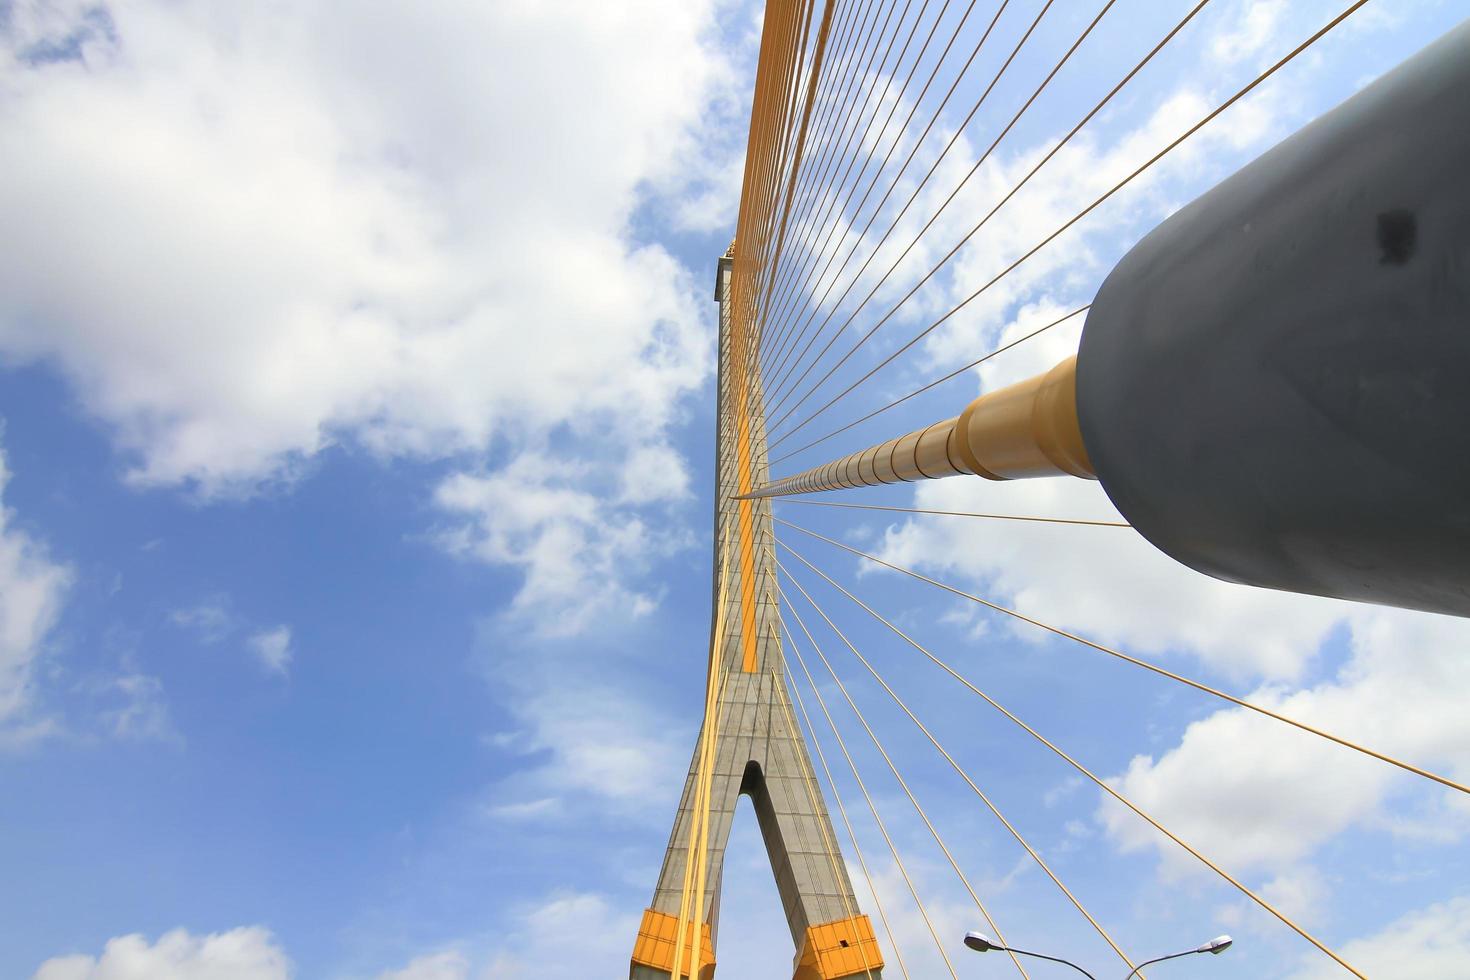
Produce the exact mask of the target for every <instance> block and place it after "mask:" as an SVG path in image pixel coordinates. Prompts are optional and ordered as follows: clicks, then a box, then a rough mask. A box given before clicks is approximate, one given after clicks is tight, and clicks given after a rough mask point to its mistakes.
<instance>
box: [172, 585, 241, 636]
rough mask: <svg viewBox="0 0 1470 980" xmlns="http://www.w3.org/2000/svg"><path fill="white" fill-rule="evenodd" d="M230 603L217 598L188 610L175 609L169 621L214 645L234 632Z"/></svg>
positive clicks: (235, 624)
mask: <svg viewBox="0 0 1470 980" xmlns="http://www.w3.org/2000/svg"><path fill="white" fill-rule="evenodd" d="M228 605H229V603H228V601H227V600H226V599H225V598H224V597H222V596H217V597H215V598H213V599H211V600H209V601H208V602H202V603H200V604H199V605H197V606H189V607H188V608H186V609H175V610H174V611H173V612H171V613H169V614H168V621H169V622H170V623H172V624H173V625H175V626H177V627H179V628H180V629H186V630H189V631H191V632H193V633H196V634H198V636H199V639H200V640H201V641H203V642H204V643H209V644H214V643H218V642H220V641H221V640H223V639H224V638H225V637H227V636H229V635H230V634H231V633H232V632H234V630H235V628H236V626H238V625H239V624H238V623H236V621H235V617H234V616H233V615H232V614H231V613H230V611H229V608H228Z"/></svg>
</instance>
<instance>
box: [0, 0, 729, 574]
mask: <svg viewBox="0 0 1470 980" xmlns="http://www.w3.org/2000/svg"><path fill="white" fill-rule="evenodd" d="M7 12H8V16H7V17H6V19H5V21H4V23H3V24H0V159H3V160H4V161H5V162H6V166H5V170H6V180H5V181H4V185H3V187H0V209H3V210H4V212H5V213H6V214H7V216H8V220H7V221H6V222H5V226H4V228H3V229H0V357H4V358H5V359H6V360H7V361H9V362H11V363H27V362H34V363H41V364H44V365H47V366H49V367H51V368H52V369H54V370H55V371H57V372H59V373H60V374H61V375H62V376H64V377H65V378H67V379H68V380H69V381H70V383H71V385H72V389H73V391H74V392H75V394H76V396H77V398H78V399H79V400H80V401H81V402H82V404H83V405H84V406H85V408H86V410H87V411H89V412H90V413H91V414H93V415H94V416H96V417H97V418H99V419H100V420H102V421H103V422H105V423H106V425H107V427H108V431H109V432H110V433H111V434H112V438H113V441H114V445H115V446H116V447H117V448H118V450H119V452H120V456H121V458H122V459H123V460H124V461H125V464H126V467H127V469H126V474H127V478H128V479H129V480H131V481H132V482H134V483H135V484H138V485H141V486H163V487H183V488H188V489H190V490H191V491H192V492H193V493H195V494H197V495H199V496H202V497H204V498H214V497H218V496H221V495H240V494H250V493H253V492H256V491H258V490H259V489H260V488H261V487H263V486H265V485H268V484H272V483H281V482H290V481H292V480H294V479H298V478H299V477H300V476H301V475H302V474H303V473H304V472H307V471H308V469H309V467H310V465H311V463H312V460H313V459H314V458H315V457H316V456H317V454H319V453H320V452H322V451H323V450H324V449H326V448H328V447H331V446H334V445H340V446H344V447H349V448H356V449H358V450H360V451H365V452H369V453H373V454H376V455H378V456H380V457H382V458H384V459H391V458H400V457H411V458H419V459H424V458H433V459H443V458H449V459H454V460H459V459H468V460H470V461H472V463H473V465H466V466H464V467H463V468H462V469H463V472H464V474H465V475H466V479H476V478H478V477H480V476H482V475H484V473H485V471H484V469H483V466H482V464H481V462H480V461H482V460H485V459H492V458H493V459H495V460H497V461H510V462H513V461H514V460H515V459H516V458H517V457H518V456H519V455H520V454H521V453H523V452H531V453H539V452H541V451H543V447H544V446H546V445H547V444H548V442H549V441H552V440H555V442H556V444H557V446H558V447H559V451H560V452H562V453H564V454H565V455H567V456H569V457H575V458H579V459H584V460H590V461H593V462H594V463H595V464H596V465H598V466H601V467H605V468H607V469H608V470H609V471H614V470H617V469H618V468H619V467H621V466H623V465H624V464H625V463H626V464H628V465H627V471H626V473H625V474H624V478H623V480H622V482H621V485H620V486H614V487H613V488H611V489H610V490H609V491H608V492H609V493H610V494H611V495H612V496H613V497H614V498H616V499H620V500H621V501H623V502H624V503H627V504H629V505H641V504H648V503H651V502H655V501H668V500H672V499H677V498H679V497H681V496H683V495H684V494H685V493H686V490H687V473H686V469H685V467H684V465H683V462H682V460H680V459H678V457H677V454H675V453H674V452H673V451H672V450H671V449H670V448H669V442H668V439H667V433H668V430H669V428H670V427H671V426H672V425H673V424H675V423H677V422H678V421H679V420H680V412H681V408H680V403H681V399H683V398H684V397H685V396H686V395H687V394H689V393H690V392H692V391H694V390H695V389H697V388H698V386H700V385H701V384H702V383H703V382H704V381H705V379H706V378H707V377H708V372H709V367H710V361H711V358H710V354H711V350H712V344H711V343H710V341H711V327H712V326H713V320H714V313H713V304H712V303H711V302H710V301H709V297H708V289H707V288H706V281H707V280H706V276H705V275H703V274H701V275H699V276H697V277H696V276H693V275H691V273H690V272H689V271H688V270H686V269H685V268H684V267H683V266H682V265H681V264H680V263H679V262H678V261H676V260H675V259H674V258H673V257H672V256H671V255H670V254H669V252H668V251H666V250H665V249H664V248H663V247H662V246H660V245H655V244H647V243H645V242H643V241H641V240H640V239H639V237H638V234H637V233H636V231H635V228H636V227H638V221H639V220H641V219H639V218H638V215H640V214H645V213H646V212H648V211H651V212H652V213H655V214H661V215H663V216H664V217H666V218H668V220H670V221H672V222H673V223H674V224H675V225H676V226H682V227H689V228H708V227H711V226H712V223H714V222H723V221H725V220H726V219H727V218H728V216H729V212H730V206H729V199H730V196H731V195H730V190H731V186H732V182H735V183H738V180H737V177H736V171H737V169H738V163H737V161H738V158H739V157H738V147H739V144H740V143H741V142H742V140H741V138H740V137H741V136H743V130H741V131H740V132H739V133H736V134H733V135H731V136H730V139H729V140H726V141H724V142H728V143H729V144H730V145H729V146H725V145H724V142H721V141H719V140H710V139H704V138H701V139H696V138H695V133H696V130H697V129H700V128H701V127H705V126H707V125H708V124H709V122H710V120H711V119H717V120H718V119H723V118H726V117H728V118H730V119H734V118H735V117H736V116H737V115H743V113H744V111H745V108H744V107H745V101H746V98H747V96H746V95H745V93H747V92H748V80H747V79H743V78H739V77H737V73H736V71H735V69H733V68H732V60H731V57H732V54H738V53H739V52H738V51H736V52H733V53H732V52H730V51H727V50H726V49H725V47H724V46H723V44H722V42H721V39H722V37H723V33H722V25H721V23H720V22H719V21H718V19H717V14H720V16H723V14H722V13H720V11H719V10H717V4H716V3H715V0H701V2H695V3H670V2H666V0H640V2H634V3H619V4H601V5H594V6H592V7H588V6H587V5H586V4H580V3H574V2H568V0H563V2H556V3H547V4H531V5H526V4H509V5H506V4H498V5H489V6H487V5H484V4H474V3H466V2H450V3H446V4H440V5H437V6H430V7H425V6H423V5H421V4H412V3H388V4H379V5H376V6H374V7H373V8H371V10H369V9H368V8H361V9H357V10H353V11H347V12H344V11H342V10H340V9H338V8H336V7H332V6H330V5H325V4H294V3H267V4H254V5H236V6H232V7H230V8H229V9H228V10H221V9H220V8H218V7H217V6H214V5H210V4H205V3H197V2H191V3H182V4H167V5H158V4H153V3H146V2H141V0H110V2H107V3H86V4H84V3H65V4H51V3H41V2H38V0H21V2H19V3H16V4H11V5H10V6H9V8H8V11H7ZM738 33H739V32H738V31H737V34H738ZM742 36H745V40H744V41H743V42H741V43H742V44H745V45H746V46H749V44H751V43H753V38H754V34H753V33H752V32H750V31H746V32H745V35H742ZM737 110H738V111H737ZM716 144H717V145H716ZM701 202H703V203H701ZM681 209H682V210H681ZM686 212H687V213H686ZM635 462H637V463H639V464H647V465H639V466H638V467H636V468H634V467H633V463H635ZM491 472H498V468H497V469H496V470H494V471H491ZM558 499H562V500H567V498H565V497H561V498H558ZM573 523H575V519H573ZM621 531H622V532H626V533H631V534H635V535H636V534H637V533H639V532H638V529H637V527H636V526H635V524H634V522H633V519H632V518H627V519H625V520H624V521H623V522H622V524H621ZM594 550H595V549H594ZM479 554H480V556H481V557H484V558H485V559H486V560H490V561H496V562H499V561H502V560H503V559H502V558H501V557H500V556H499V553H498V552H496V551H495V549H493V548H486V549H480V551H479ZM511 564H513V565H522V567H531V566H534V568H536V569H540V568H544V564H543V565H537V564H535V563H534V562H533V563H531V565H530V566H527V565H525V564H524V563H521V562H519V561H514V560H513V561H511ZM583 574H585V572H584V573H583ZM546 594H548V593H547V587H546V586H545V585H544V583H543V582H535V583H530V584H528V588H527V592H526V595H527V596H545V595H546ZM527 601H528V602H529V601H530V600H529V599H528V600H527Z"/></svg>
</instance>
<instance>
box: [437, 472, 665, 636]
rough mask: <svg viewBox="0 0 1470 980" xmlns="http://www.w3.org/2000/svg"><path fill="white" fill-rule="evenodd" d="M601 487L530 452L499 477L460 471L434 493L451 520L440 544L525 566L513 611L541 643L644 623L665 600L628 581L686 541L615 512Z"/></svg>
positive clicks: (631, 512)
mask: <svg viewBox="0 0 1470 980" xmlns="http://www.w3.org/2000/svg"><path fill="white" fill-rule="evenodd" d="M597 485H598V484H597V476H596V474H595V473H594V472H592V468H591V467H588V466H583V465H576V464H565V463H561V462H558V461H556V460H554V459H552V458H549V457H546V456H540V455H531V454H526V455H523V456H521V457H520V458H518V459H517V460H515V461H514V462H512V463H511V464H510V465H508V466H506V467H505V468H503V469H501V470H498V471H490V472H480V473H456V474H454V475H452V476H450V477H448V478H447V479H445V480H444V481H443V482H441V483H440V484H439V486H438V488H437V489H436V490H435V492H434V502H435V504H436V505H437V506H438V508H439V510H440V511H441V512H442V513H443V514H444V515H445V516H446V518H447V519H448V524H447V525H446V526H445V527H444V528H442V529H441V530H440V531H439V533H438V534H437V535H436V536H435V540H436V542H437V543H438V544H439V546H440V547H442V548H444V549H445V550H446V551H448V552H449V553H451V554H453V555H457V556H459V557H462V558H466V559H473V560H477V561H483V562H487V563H492V564H502V565H510V566H513V567H516V568H519V569H520V570H521V571H522V573H523V575H524V582H523V584H522V586H521V588H520V590H519V591H518V592H517V594H516V596H515V599H514V600H513V601H512V604H511V611H512V613H515V614H520V615H521V616H523V617H525V618H526V619H528V620H529V621H531V622H532V623H533V624H535V626H536V627H537V629H538V630H539V631H540V632H541V633H542V634H544V635H548V636H565V635H569V634H572V633H576V632H578V631H580V630H581V629H583V628H584V627H586V626H587V625H589V624H590V623H591V622H593V621H594V620H601V621H604V622H609V621H617V620H620V619H621V620H626V619H627V618H629V617H631V618H638V617H641V616H645V615H647V614H648V613H649V612H651V611H652V610H653V609H654V607H655V605H656V604H657V600H658V596H657V595H656V594H654V593H650V592H643V591H638V590H636V589H633V588H631V587H630V586H629V585H628V581H629V579H630V578H632V577H633V573H634V572H635V571H636V570H639V569H641V568H643V567H646V565H647V563H648V562H649V561H650V560H651V559H652V558H654V557H657V556H658V555H661V554H667V553H668V552H669V551H671V550H673V549H675V548H677V547H679V546H680V545H682V544H683V543H685V538H684V537H683V536H682V535H679V534H677V533H675V532H670V531H667V530H662V529H660V528H659V527H657V526H655V525H652V524H650V523H648V522H647V521H645V520H644V518H643V517H641V516H640V515H639V514H638V512H637V511H636V510H635V509H631V508H624V507H618V506H616V505H615V504H614V503H613V498H612V494H611V493H609V494H608V495H607V496H601V495H599V494H598V493H597V492H596V490H597Z"/></svg>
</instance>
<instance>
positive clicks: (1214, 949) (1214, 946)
mask: <svg viewBox="0 0 1470 980" xmlns="http://www.w3.org/2000/svg"><path fill="white" fill-rule="evenodd" d="M1233 942H1235V940H1233V939H1231V938H1230V937H1229V936H1216V937H1215V938H1214V939H1211V940H1210V941H1209V942H1207V943H1201V944H1200V945H1198V946H1196V947H1195V948H1194V949H1186V950H1185V951H1184V952H1182V953H1170V954H1169V955H1168V956H1160V957H1157V958H1155V959H1152V960H1148V961H1147V962H1144V963H1140V964H1138V965H1137V966H1135V967H1134V968H1133V973H1130V974H1128V976H1127V977H1124V978H1123V980H1129V977H1132V976H1133V974H1134V973H1137V972H1138V971H1139V970H1142V969H1143V968H1144V967H1146V966H1148V965H1149V964H1150V963H1161V962H1163V961H1164V960H1177V959H1178V958H1179V957H1181V956H1193V955H1194V954H1195V953H1212V954H1214V955H1215V956H1219V955H1220V954H1221V953H1223V952H1225V951H1226V950H1227V949H1229V948H1230V944H1231V943H1233Z"/></svg>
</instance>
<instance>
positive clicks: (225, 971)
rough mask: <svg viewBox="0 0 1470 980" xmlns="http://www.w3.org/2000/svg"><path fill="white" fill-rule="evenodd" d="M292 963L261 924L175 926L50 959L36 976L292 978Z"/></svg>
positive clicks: (53, 979)
mask: <svg viewBox="0 0 1470 980" xmlns="http://www.w3.org/2000/svg"><path fill="white" fill-rule="evenodd" d="M290 976H291V964H290V961H289V960H287V958H286V954H285V953H284V952H282V950H281V949H280V947H279V946H277V945H276V943H275V940H274V939H273V938H272V937H271V934H270V933H269V932H268V931H266V930H265V929H262V928H260V927H259V926H249V927H242V928H239V929H231V930H230V931H228V932H219V933H210V934H209V935H207V936H195V935H191V934H190V933H188V932H186V931H184V930H183V929H175V930H174V931H172V932H168V933H165V934H164V935H162V936H160V937H159V939H158V942H157V943H154V944H152V945H150V944H149V942H148V940H147V939H146V938H145V937H143V936H141V935H137V934H134V935H129V936H119V937H118V938H116V939H110V940H108V942H107V945H106V946H105V947H104V948H103V951H102V955H101V956H97V957H93V956H88V955H85V954H77V955H74V956H61V957H56V958H54V959H50V960H47V961H46V962H45V963H42V964H41V966H40V968H39V969H38V970H37V971H36V972H35V973H34V974H33V975H32V977H31V980H289V978H290Z"/></svg>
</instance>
